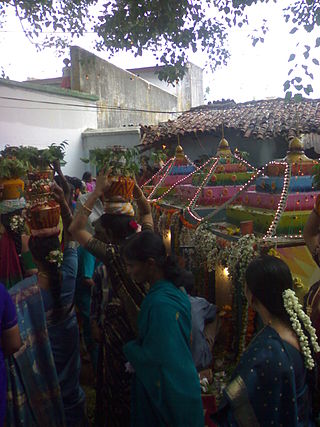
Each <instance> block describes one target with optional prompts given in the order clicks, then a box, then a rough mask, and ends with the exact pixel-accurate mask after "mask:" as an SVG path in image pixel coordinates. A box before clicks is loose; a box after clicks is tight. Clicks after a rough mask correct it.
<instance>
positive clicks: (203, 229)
mask: <svg viewBox="0 0 320 427" xmlns="http://www.w3.org/2000/svg"><path fill="white" fill-rule="evenodd" d="M194 250H195V256H196V258H197V260H198V262H199V264H200V265H203V264H207V262H208V260H209V261H210V260H211V257H210V258H209V257H208V256H209V254H210V253H211V252H212V251H217V238H216V236H215V234H213V233H212V231H211V230H210V229H209V228H208V225H207V224H201V225H199V226H198V227H197V229H196V231H195V234H194ZM209 269H211V271H212V270H213V269H214V267H213V266H208V270H209Z"/></svg>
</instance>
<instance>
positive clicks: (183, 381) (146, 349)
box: [124, 231, 204, 427]
mask: <svg viewBox="0 0 320 427" xmlns="http://www.w3.org/2000/svg"><path fill="white" fill-rule="evenodd" d="M124 257H125V262H126V265H127V270H128V272H129V274H130V275H131V277H132V278H133V279H134V280H135V282H137V283H145V282H149V283H150V290H149V292H148V294H147V296H146V297H145V299H144V301H143V303H142V305H141V312H140V315H139V320H138V338H137V339H136V340H134V341H130V342H128V343H127V344H126V345H125V346H124V354H125V356H126V358H127V360H128V361H129V362H130V364H131V367H132V368H133V370H134V372H135V373H134V376H133V386H132V399H131V426H133V427H138V426H139V427H144V426H145V427H147V426H148V427H150V426H152V427H157V426H159V427H160V426H172V427H198V426H199V427H200V426H201V427H203V425H204V420H203V408H202V401H201V390H200V383H199V377H198V374H197V371H196V368H195V366H194V363H193V359H192V355H191V350H190V335H191V308H190V302H189V299H188V296H187V295H186V294H185V293H184V292H183V291H182V290H180V289H179V288H178V287H177V286H176V285H175V283H177V284H178V286H180V282H179V280H178V279H179V276H180V274H181V270H180V269H179V267H178V266H177V265H176V264H175V262H174V261H173V260H172V259H171V258H170V257H167V256H166V250H165V246H164V244H163V242H162V238H161V237H160V236H159V235H157V234H155V233H153V232H151V231H143V232H141V233H138V234H136V235H135V236H134V237H132V238H131V239H130V240H129V242H128V243H127V244H126V246H125V248H124Z"/></svg>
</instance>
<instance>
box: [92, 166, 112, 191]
mask: <svg viewBox="0 0 320 427" xmlns="http://www.w3.org/2000/svg"><path fill="white" fill-rule="evenodd" d="M101 172H102V173H101V174H99V175H98V176H97V179H96V188H95V189H94V192H95V193H96V194H98V195H99V196H101V195H102V194H103V193H104V192H105V191H106V190H108V188H110V186H111V181H110V175H111V172H112V169H109V170H108V171H107V172H106V173H105V172H104V170H102V171H101Z"/></svg>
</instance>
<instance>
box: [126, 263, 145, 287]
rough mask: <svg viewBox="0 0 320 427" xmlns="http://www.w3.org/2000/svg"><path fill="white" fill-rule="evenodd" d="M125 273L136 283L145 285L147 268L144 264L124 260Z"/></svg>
mask: <svg viewBox="0 0 320 427" xmlns="http://www.w3.org/2000/svg"><path fill="white" fill-rule="evenodd" d="M125 264H126V267H127V273H128V274H129V276H130V277H131V278H132V279H133V280H134V281H135V282H136V283H141V284H142V283H145V282H147V280H148V277H147V276H148V274H147V266H146V263H145V262H141V261H133V260H128V259H127V258H125Z"/></svg>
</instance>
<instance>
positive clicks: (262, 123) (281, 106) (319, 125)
mask: <svg viewBox="0 0 320 427" xmlns="http://www.w3.org/2000/svg"><path fill="white" fill-rule="evenodd" d="M222 123H223V126H224V128H225V129H235V130H237V131H239V132H240V134H241V135H242V136H243V137H244V138H249V137H253V138H256V139H271V138H275V137H282V138H286V139H287V138H290V137H292V136H296V135H298V134H301V133H318V134H320V99H303V100H302V101H301V102H295V101H289V102H288V101H285V100H284V99H280V98H278V99H268V100H262V101H250V102H245V103H239V104H237V103H235V102H234V101H232V100H231V101H218V102H214V103H212V104H209V105H204V106H201V107H196V108H193V109H191V110H190V111H187V112H185V113H183V114H182V115H181V116H179V117H178V118H177V119H176V120H169V121H168V122H165V123H160V124H159V125H158V126H142V127H141V137H142V144H144V145H148V144H153V143H155V142H159V141H163V140H168V139H171V138H174V137H176V136H177V135H185V134H192V133H208V132H210V133H217V134H219V135H221V125H222Z"/></svg>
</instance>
